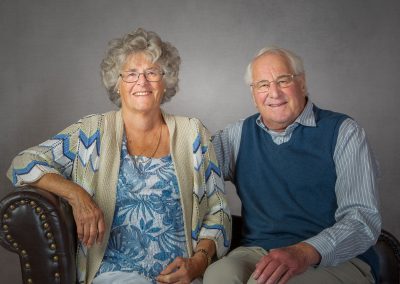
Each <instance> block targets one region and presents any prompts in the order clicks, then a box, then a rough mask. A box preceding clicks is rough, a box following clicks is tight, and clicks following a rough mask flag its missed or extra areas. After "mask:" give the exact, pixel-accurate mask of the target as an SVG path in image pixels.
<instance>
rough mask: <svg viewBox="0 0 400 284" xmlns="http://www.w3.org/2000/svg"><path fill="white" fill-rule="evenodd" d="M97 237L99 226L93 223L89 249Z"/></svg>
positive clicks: (90, 231)
mask: <svg viewBox="0 0 400 284" xmlns="http://www.w3.org/2000/svg"><path fill="white" fill-rule="evenodd" d="M96 237H97V224H94V223H91V224H89V238H88V244H87V246H88V247H91V246H92V245H93V244H94V242H95V240H96Z"/></svg>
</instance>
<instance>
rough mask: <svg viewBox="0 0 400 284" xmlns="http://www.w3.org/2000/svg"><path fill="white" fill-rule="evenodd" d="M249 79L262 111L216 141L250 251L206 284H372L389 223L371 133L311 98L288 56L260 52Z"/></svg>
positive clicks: (231, 259)
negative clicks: (384, 220) (383, 215)
mask: <svg viewBox="0 0 400 284" xmlns="http://www.w3.org/2000/svg"><path fill="white" fill-rule="evenodd" d="M246 80H247V82H248V83H249V84H250V86H251V92H252V98H253V101H254V103H255V105H256V107H257V110H258V112H259V113H257V114H255V115H253V116H250V117H248V118H246V119H245V120H241V121H239V122H236V123H234V124H231V125H229V126H228V127H226V128H225V129H224V130H222V131H220V132H219V133H217V134H216V136H215V137H214V140H213V144H214V146H215V148H216V152H217V156H218V159H219V162H220V165H221V167H222V169H223V173H224V176H225V179H226V180H230V181H232V182H233V183H234V184H235V186H236V188H237V192H238V195H239V197H240V199H241V201H242V217H243V220H244V230H243V234H242V246H241V247H239V248H237V249H235V250H233V251H232V252H231V253H230V254H229V255H228V256H227V257H225V258H223V259H221V260H219V261H217V262H216V263H214V264H213V265H211V266H210V267H209V269H208V270H207V271H206V274H205V276H204V283H206V284H215V283H221V284H222V283H229V284H231V283H324V284H328V283H374V282H375V280H374V279H376V275H377V268H378V260H377V255H376V254H375V252H374V251H373V249H372V248H371V246H373V245H374V244H375V242H376V240H377V238H378V236H379V232H380V228H381V218H380V213H379V210H378V202H379V201H378V193H377V188H376V165H375V160H374V158H373V156H372V153H371V150H370V148H369V146H368V143H367V139H366V135H365V132H364V130H363V129H362V128H361V127H360V126H359V125H358V124H357V123H356V122H355V121H354V120H353V119H351V118H350V117H348V116H346V115H344V114H340V113H336V112H332V111H328V110H323V109H320V108H318V107H317V106H315V105H314V104H313V103H312V102H311V100H310V99H309V97H308V94H307V87H306V79H305V73H304V67H303V63H302V60H301V59H300V58H299V57H298V56H297V55H296V54H294V53H292V52H290V51H288V50H285V49H282V48H264V49H262V50H261V51H260V52H259V53H258V55H257V56H256V57H255V58H254V59H253V60H252V62H251V63H250V64H249V66H248V68H247V73H246Z"/></svg>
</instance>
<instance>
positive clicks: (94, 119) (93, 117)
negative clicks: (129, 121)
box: [79, 111, 119, 124]
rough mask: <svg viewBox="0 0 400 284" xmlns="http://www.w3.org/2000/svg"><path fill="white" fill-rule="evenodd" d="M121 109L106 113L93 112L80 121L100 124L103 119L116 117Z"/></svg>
mask: <svg viewBox="0 0 400 284" xmlns="http://www.w3.org/2000/svg"><path fill="white" fill-rule="evenodd" d="M118 113H119V111H109V112H105V113H92V114H88V115H86V116H84V117H82V118H81V119H80V120H79V122H80V123H84V124H92V123H97V124H99V123H100V122H101V121H103V120H107V119H115V118H116V117H117V116H118Z"/></svg>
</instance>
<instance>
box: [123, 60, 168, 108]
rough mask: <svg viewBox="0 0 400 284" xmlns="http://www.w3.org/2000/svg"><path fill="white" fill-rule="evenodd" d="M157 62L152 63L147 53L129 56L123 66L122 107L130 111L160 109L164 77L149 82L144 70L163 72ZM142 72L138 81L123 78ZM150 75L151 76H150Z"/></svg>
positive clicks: (163, 90)
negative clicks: (126, 80)
mask: <svg viewBox="0 0 400 284" xmlns="http://www.w3.org/2000/svg"><path fill="white" fill-rule="evenodd" d="M161 71H162V70H161V69H160V67H159V66H158V65H157V64H154V63H152V62H151V61H150V60H149V57H148V56H147V55H146V54H145V53H135V54H132V55H130V56H128V58H127V60H126V62H125V64H124V65H123V66H122V70H121V74H122V76H123V78H122V80H120V85H119V93H120V96H121V108H122V110H123V111H129V112H142V113H145V112H151V111H154V110H156V111H159V109H160V105H161V101H162V98H163V95H164V92H165V83H164V80H163V79H162V76H161V80H160V81H158V82H149V81H148V80H147V79H146V77H145V75H144V74H143V73H144V72H147V73H149V72H150V74H154V73H153V72H161ZM135 73H141V74H140V75H139V78H138V79H137V81H136V82H133V83H128V82H125V81H124V80H123V79H124V78H126V77H125V76H128V75H129V74H135ZM149 77H150V76H149Z"/></svg>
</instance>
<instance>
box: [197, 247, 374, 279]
mask: <svg viewBox="0 0 400 284" xmlns="http://www.w3.org/2000/svg"><path fill="white" fill-rule="evenodd" d="M266 254H268V252H267V251H265V250H264V249H262V248H260V247H238V248H236V249H234V250H233V251H231V252H230V253H229V254H228V255H227V256H225V257H223V258H222V259H220V260H218V261H217V262H215V263H213V264H212V265H210V266H209V267H208V268H207V270H206V272H205V274H204V278H203V284H216V283H218V284H242V283H247V284H255V283H257V282H256V280H254V279H253V278H252V277H251V275H252V273H253V272H254V270H255V266H256V263H257V262H258V261H259V260H260V258H261V257H262V256H264V255H266ZM288 283H289V284H303V283H304V284H306V283H307V284H310V283H311V284H313V283H315V284H317V283H318V284H320V283H323V284H338V283H346V284H350V283H357V284H358V283H360V284H361V283H363V284H364V283H375V281H374V278H373V276H372V272H371V268H370V266H369V265H368V264H367V263H365V262H364V261H362V260H360V259H358V258H354V259H352V260H350V261H346V262H344V263H341V264H339V265H338V266H330V267H310V268H309V269H308V270H307V271H306V272H304V273H303V274H301V275H297V276H295V277H293V278H291V279H290V280H289V282H288Z"/></svg>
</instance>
